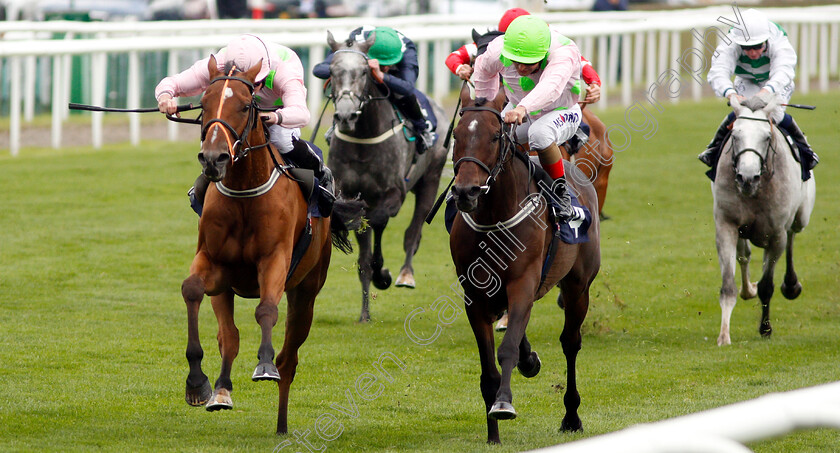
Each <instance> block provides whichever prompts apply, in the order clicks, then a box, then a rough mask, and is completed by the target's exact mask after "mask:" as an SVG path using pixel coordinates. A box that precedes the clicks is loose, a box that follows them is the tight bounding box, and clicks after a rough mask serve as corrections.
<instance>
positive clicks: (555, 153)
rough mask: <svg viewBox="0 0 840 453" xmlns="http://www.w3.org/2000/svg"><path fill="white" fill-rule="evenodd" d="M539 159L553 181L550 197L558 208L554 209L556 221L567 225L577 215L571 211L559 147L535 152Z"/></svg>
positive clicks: (555, 146)
mask: <svg viewBox="0 0 840 453" xmlns="http://www.w3.org/2000/svg"><path fill="white" fill-rule="evenodd" d="M537 154H538V155H539V158H540V165H541V166H542V168H543V169H544V170H545V171H546V172H548V175H549V176H550V177H551V178H552V179H553V180H554V182H552V183H551V187H550V190H551V195H553V197H552V198H554V201H555V203H557V205H558V207H557V208H556V209H555V215H556V216H557V220H558V221H560V222H561V223H568V222H570V221H572V220H576V219H577V218H578V213H577V212H576V211H575V210H574V209H572V198H571V197H570V196H569V190H568V188H567V187H566V174H565V170H564V168H563V156H562V154H560V147H559V146H557V144H556V143H552V144H551V146H549V147H548V148H545V149H543V150H540V151H537Z"/></svg>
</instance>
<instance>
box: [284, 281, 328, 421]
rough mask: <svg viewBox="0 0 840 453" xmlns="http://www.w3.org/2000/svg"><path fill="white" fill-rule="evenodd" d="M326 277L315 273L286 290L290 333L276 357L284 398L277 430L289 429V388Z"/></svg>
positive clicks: (287, 318) (288, 329) (288, 332)
mask: <svg viewBox="0 0 840 453" xmlns="http://www.w3.org/2000/svg"><path fill="white" fill-rule="evenodd" d="M323 281H324V279H323V278H320V279H319V278H317V277H316V276H315V275H314V273H313V274H311V275H310V276H308V277H306V278H304V279H303V281H302V282H301V283H300V284H299V285H298V286H297V287H295V288H294V289H291V290H289V291H288V292H287V293H286V299H287V313H286V336H285V339H284V340H283V347H282V348H281V349H280V353H279V354H277V360H276V364H277V369H278V371H279V373H280V380H279V381H278V382H277V386H278V390H279V398H280V400H279V404H278V406H277V434H285V433H286V432H288V425H287V416H288V409H289V388H290V387H291V385H292V381H294V379H295V370H296V369H297V364H298V349H300V346H301V345H302V344H303V342H304V341H306V337H308V336H309V330H310V328H311V327H312V313H313V307H314V305H315V296H316V295H317V294H318V291H319V290H320V288H321V286H322V285H323Z"/></svg>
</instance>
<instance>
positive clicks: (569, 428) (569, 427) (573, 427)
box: [560, 415, 583, 432]
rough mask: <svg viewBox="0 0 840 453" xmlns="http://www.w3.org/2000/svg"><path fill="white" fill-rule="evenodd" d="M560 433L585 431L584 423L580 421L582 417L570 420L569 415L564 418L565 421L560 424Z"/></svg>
mask: <svg viewBox="0 0 840 453" xmlns="http://www.w3.org/2000/svg"><path fill="white" fill-rule="evenodd" d="M560 431H563V432H577V431H581V432H582V431H583V423H581V421H580V417H574V418H570V417H569V416H568V415H567V416H565V417H563V421H562V422H561V423H560Z"/></svg>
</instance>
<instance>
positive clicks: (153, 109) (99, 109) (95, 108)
mask: <svg viewBox="0 0 840 453" xmlns="http://www.w3.org/2000/svg"><path fill="white" fill-rule="evenodd" d="M68 107H69V108H70V110H89V111H91V112H121V113H149V112H159V111H160V110H159V109H158V108H157V107H149V108H141V109H118V108H112V107H99V106H96V105H87V104H76V103H73V102H71V103H70V104H68ZM197 108H201V106H200V105H199V106H194V105H192V104H182V105H179V106H178V110H177V111H178V112H185V111H187V110H194V109H197Z"/></svg>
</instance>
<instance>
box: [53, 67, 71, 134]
mask: <svg viewBox="0 0 840 453" xmlns="http://www.w3.org/2000/svg"><path fill="white" fill-rule="evenodd" d="M52 65H53V67H52V106H51V107H52V129H51V131H50V138H51V143H52V147H53V148H55V149H58V148H60V147H61V123H62V121H63V120H64V108H63V107H64V106H65V105H66V104H67V102H66V96H65V91H64V86H65V84H64V72H65V69H63V68H64V57H62V56H60V55H56V56H54V57H53V58H52Z"/></svg>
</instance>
